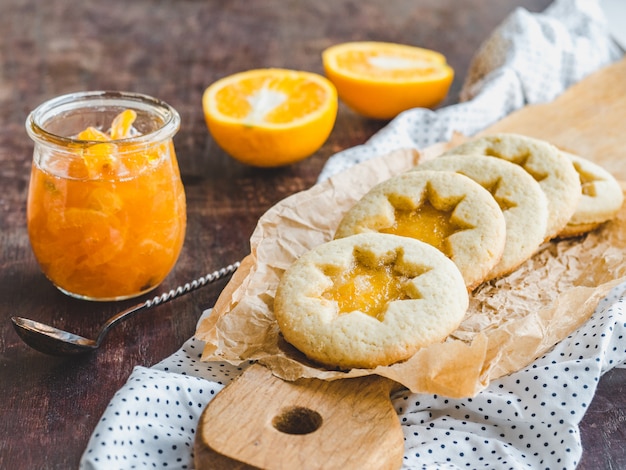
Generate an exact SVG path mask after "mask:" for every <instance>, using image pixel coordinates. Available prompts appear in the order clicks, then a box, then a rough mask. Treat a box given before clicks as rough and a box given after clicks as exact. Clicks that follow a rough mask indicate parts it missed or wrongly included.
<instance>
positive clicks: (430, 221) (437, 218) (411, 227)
mask: <svg viewBox="0 0 626 470" xmlns="http://www.w3.org/2000/svg"><path fill="white" fill-rule="evenodd" d="M450 216H451V212H450V211H440V210H438V209H436V208H435V207H433V205H432V204H430V203H428V202H425V203H423V204H422V205H421V206H420V207H418V208H417V209H415V210H401V209H397V208H396V210H395V222H394V224H393V225H392V226H391V227H389V228H385V229H381V230H380V232H382V233H390V234H393V235H400V236H403V237H410V238H416V239H418V240H421V241H423V242H425V243H428V244H429V245H432V246H434V247H435V248H437V249H439V250H440V251H444V242H445V240H446V238H448V237H449V236H450V235H452V234H453V233H455V232H456V231H458V230H459V227H458V226H457V225H456V224H454V223H453V222H452V221H451V220H450V218H451V217H450Z"/></svg>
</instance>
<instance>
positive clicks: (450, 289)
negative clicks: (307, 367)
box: [274, 233, 469, 369]
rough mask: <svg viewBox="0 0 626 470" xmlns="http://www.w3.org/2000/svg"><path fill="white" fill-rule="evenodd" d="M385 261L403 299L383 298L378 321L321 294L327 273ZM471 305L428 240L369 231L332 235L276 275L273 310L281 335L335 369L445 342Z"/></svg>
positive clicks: (378, 362) (381, 362) (379, 362)
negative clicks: (339, 236) (397, 280)
mask: <svg viewBox="0 0 626 470" xmlns="http://www.w3.org/2000/svg"><path fill="white" fill-rule="evenodd" d="M357 263H360V264H362V265H365V266H368V269H369V268H372V269H376V267H377V266H378V267H380V266H389V267H390V268H391V269H392V271H393V275H394V276H399V277H401V279H402V282H403V294H404V298H403V299H400V300H394V299H388V300H387V303H386V306H385V309H384V311H383V314H384V316H383V317H382V319H378V318H375V317H373V316H370V315H368V314H367V313H363V312H362V311H359V310H354V311H350V312H339V306H338V303H337V301H336V300H332V299H329V298H327V297H326V296H325V295H324V294H325V292H327V291H328V290H329V289H330V288H332V287H333V285H334V284H333V279H332V277H330V276H329V275H328V274H327V272H328V270H331V271H333V272H337V271H340V270H344V271H345V270H350V269H352V268H353V267H354V266H355V264H357ZM468 304H469V296H468V293H467V290H466V288H465V284H464V281H463V278H462V276H461V274H460V272H459V270H458V269H457V268H456V266H455V265H454V263H453V262H452V261H451V260H450V259H448V258H447V257H446V256H445V255H444V254H443V253H441V252H440V251H439V250H437V249H436V248H434V247H432V246H431V245H428V244H426V243H423V242H420V241H418V240H414V239H411V238H408V237H401V236H396V235H390V234H378V233H367V234H360V235H354V236H351V237H346V238H342V239H338V240H333V241H330V242H327V243H324V244H322V245H319V246H318V247H316V248H314V249H313V250H311V251H309V252H307V253H305V254H304V255H302V256H301V257H300V258H298V259H297V260H296V261H295V262H294V263H293V264H292V265H291V266H290V267H289V268H288V269H287V270H286V271H285V272H284V273H283V276H282V277H281V280H280V283H279V285H278V289H277V291H276V296H275V299H274V314H275V316H276V320H277V322H278V326H279V328H280V331H281V332H282V334H283V336H284V338H285V340H286V341H287V342H288V343H290V344H292V345H293V346H295V347H296V348H297V349H299V350H300V351H301V352H303V353H304V354H305V355H306V356H307V357H308V358H310V359H312V360H314V361H317V362H319V363H321V364H324V365H326V366H330V367H339V368H341V369H350V368H374V367H377V366H385V365H389V364H392V363H395V362H398V361H402V360H405V359H408V358H409V357H411V356H412V355H413V354H415V352H416V351H418V350H419V349H421V348H423V347H425V346H428V345H429V344H432V343H435V342H440V341H443V340H444V339H445V338H446V337H447V336H448V335H449V334H450V333H452V332H453V331H454V330H455V329H456V328H457V327H458V325H459V324H460V322H461V320H462V319H463V317H464V315H465V312H466V311H467V308H468Z"/></svg>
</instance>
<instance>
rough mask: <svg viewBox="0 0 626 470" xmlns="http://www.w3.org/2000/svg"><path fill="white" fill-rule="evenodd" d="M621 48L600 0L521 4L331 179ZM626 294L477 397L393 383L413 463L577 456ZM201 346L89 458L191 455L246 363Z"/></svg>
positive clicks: (558, 84)
mask: <svg viewBox="0 0 626 470" xmlns="http://www.w3.org/2000/svg"><path fill="white" fill-rule="evenodd" d="M621 55H622V51H621V50H620V49H619V47H618V46H617V45H616V44H615V43H614V42H613V40H612V39H611V37H610V36H609V33H608V29H607V27H606V22H605V18H604V16H603V14H602V10H601V9H600V8H599V3H598V1H597V0H557V1H555V3H554V4H552V5H551V6H550V7H549V8H548V9H547V10H546V11H545V12H543V13H540V14H533V13H529V12H528V11H526V10H524V9H521V8H519V9H517V10H516V11H515V12H513V13H512V14H511V15H510V16H509V17H508V18H507V19H506V20H505V21H504V22H503V24H502V25H501V26H500V27H498V29H497V30H496V31H494V33H493V34H492V36H491V37H490V38H489V39H488V40H487V41H486V42H485V43H484V45H483V46H482V47H481V49H480V51H478V53H477V55H476V57H475V58H474V60H473V64H472V67H471V70H470V73H469V75H468V77H467V80H466V83H465V85H464V87H463V91H462V100H463V101H462V102H461V103H460V104H457V105H453V106H449V107H446V108H442V109H439V110H437V111H430V110H426V109H413V110H409V111H406V112H405V113H403V114H401V115H399V116H398V117H397V118H395V119H394V120H393V121H391V122H390V123H389V125H388V126H387V127H385V128H384V129H382V130H381V131H380V132H378V133H377V134H376V135H374V136H373V137H372V138H371V139H370V140H369V141H368V142H367V143H366V144H364V145H361V146H358V147H355V148H352V149H349V150H346V151H343V152H340V153H338V154H336V155H334V156H333V157H331V158H330V159H329V161H328V163H327V165H326V166H325V168H324V170H323V171H322V173H321V174H320V180H323V179H325V178H327V177H329V176H330V175H332V174H334V173H336V172H338V171H341V170H343V169H346V168H348V167H350V166H352V165H354V164H355V163H357V162H360V161H363V160H366V159H368V158H370V157H373V156H377V155H380V154H383V153H386V152H388V151H390V150H392V149H395V148H406V147H415V148H418V149H419V148H425V147H427V146H429V145H431V144H434V143H436V142H440V141H447V140H449V138H450V137H451V135H452V132H453V131H455V130H456V131H459V132H462V133H464V134H466V135H472V134H474V133H476V132H477V131H479V130H481V129H483V128H485V127H487V126H488V125H490V124H491V123H493V122H495V121H498V120H499V119H501V118H502V117H504V116H506V115H507V114H509V113H510V112H512V111H514V110H516V109H518V108H521V107H522V106H524V105H526V104H529V103H538V102H544V101H550V100H552V99H553V98H554V97H556V96H557V95H559V94H560V93H561V92H562V91H563V90H565V89H566V88H567V87H568V86H570V85H571V84H573V83H575V82H577V81H578V80H580V79H582V78H583V77H585V76H586V75H587V74H589V73H590V72H593V71H595V70H597V69H598V68H600V67H602V66H604V65H607V64H609V63H610V62H612V61H615V60H617V59H618V58H620V57H621ZM625 304H626V284H624V285H620V286H618V287H617V288H615V289H614V290H613V291H612V292H611V293H610V295H609V296H607V297H606V298H605V299H604V300H603V301H602V302H600V304H599V305H598V307H597V309H596V312H595V313H594V315H593V317H592V318H591V319H590V320H589V321H588V322H587V323H585V324H584V325H583V326H582V327H581V328H580V329H579V330H578V331H576V332H575V333H573V334H572V335H571V336H570V337H568V338H567V339H565V340H563V341H562V342H561V343H559V344H558V345H557V346H555V348H554V349H553V350H551V351H550V352H549V353H548V354H546V355H545V356H544V357H541V358H539V359H537V360H536V361H535V362H534V363H533V364H531V365H529V366H528V367H527V368H526V369H524V370H521V371H519V372H516V373H514V374H511V375H509V376H506V377H504V378H502V379H500V380H497V381H495V382H492V383H491V384H490V385H489V387H488V388H487V389H486V390H484V391H482V392H481V393H480V394H479V395H478V396H476V397H474V398H471V399H470V398H468V399H464V400H453V399H447V398H445V397H441V396H436V395H434V396H433V395H425V394H411V393H409V392H399V393H397V394H395V395H394V396H393V397H392V398H393V403H394V406H395V409H396V410H397V412H398V416H399V419H400V421H401V424H402V427H403V430H404V436H405V456H404V467H405V468H407V469H426V468H428V469H433V468H441V469H461V468H462V469H466V468H485V469H509V468H516V469H517V468H521V467H527V468H550V469H557V468H559V469H560V468H563V469H573V468H575V467H576V465H577V463H578V461H579V460H580V457H581V453H582V448H581V441H580V435H579V428H578V424H579V422H580V420H581V419H582V417H583V415H584V413H585V411H586V409H587V407H588V406H589V403H590V402H591V400H592V398H593V395H594V393H595V390H596V386H597V383H598V380H599V378H600V376H601V375H602V374H603V373H604V372H606V371H607V370H609V369H611V368H613V367H616V366H618V365H620V364H623V363H625V362H626V348H625V346H624V341H623V338H624V335H626V305H625ZM206 314H208V312H204V315H206ZM202 349H203V343H201V342H200V341H198V340H196V339H194V338H191V339H189V340H188V341H187V342H186V343H185V344H184V345H183V346H182V348H181V349H180V350H179V351H177V352H176V353H175V354H173V355H172V356H170V357H168V358H166V359H165V360H164V361H162V362H160V363H159V364H156V365H155V366H153V367H151V368H145V367H136V368H135V369H134V371H133V373H132V374H131V376H130V377H129V379H128V381H127V383H126V384H125V385H124V386H123V387H122V388H121V389H120V390H119V391H118V392H117V393H116V394H115V396H114V397H113V399H112V400H111V402H110V403H109V406H108V408H107V409H106V410H105V412H104V414H103V416H102V418H101V420H100V422H99V423H98V425H97V426H96V428H95V430H94V432H93V434H92V436H91V439H90V441H89V443H88V445H87V448H86V449H85V452H84V454H83V456H82V459H81V462H80V468H81V469H85V470H86V469H107V470H108V469H116V468H119V469H130V468H144V467H146V468H169V469H172V468H175V469H185V468H186V469H191V468H193V442H194V439H195V428H196V426H197V422H198V420H199V418H200V414H201V413H202V410H203V409H204V407H205V406H206V404H207V403H208V402H209V401H210V400H211V398H212V397H213V396H215V394H216V393H217V392H219V391H220V390H221V389H222V388H223V387H224V385H226V384H227V383H228V382H230V380H231V379H232V378H233V377H235V376H236V375H238V374H239V373H240V371H241V369H240V368H237V367H234V366H231V365H229V364H222V363H203V362H200V361H199V358H200V356H201V353H202Z"/></svg>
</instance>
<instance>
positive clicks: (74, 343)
mask: <svg viewBox="0 0 626 470" xmlns="http://www.w3.org/2000/svg"><path fill="white" fill-rule="evenodd" d="M239 264H240V263H239V261H237V262H236V263H233V264H230V265H228V266H226V267H224V268H222V269H220V270H218V271H213V272H212V273H210V274H207V275H206V276H203V277H201V278H199V279H195V280H194V281H192V282H188V283H186V284H184V285H182V286H178V287H177V288H176V289H172V290H170V291H169V292H166V293H164V294H161V295H159V296H156V297H153V298H152V299H148V300H146V301H145V302H142V303H139V304H137V305H134V306H132V307H130V308H127V309H126V310H123V311H121V312H119V313H117V314H116V315H114V316H112V317H111V318H109V319H108V320H107V321H106V322H105V323H104V325H103V326H102V328H101V329H100V332H99V333H98V337H97V338H96V339H95V340H94V339H89V338H84V337H83V336H80V335H76V334H74V333H70V332H68V331H64V330H60V329H58V328H55V327H53V326H50V325H46V324H44V323H40V322H38V321H34V320H30V319H28V318H23V317H11V321H12V322H13V326H14V327H15V331H17V334H18V335H19V337H20V338H22V340H23V341H24V342H25V343H26V344H28V345H29V346H30V347H31V348H33V349H36V350H37V351H39V352H42V353H44V354H49V355H52V356H68V355H76V354H84V353H87V352H91V351H95V350H96V349H98V348H99V347H100V345H101V344H102V341H103V340H104V338H105V336H106V335H107V333H108V332H109V331H110V330H111V328H113V326H114V325H116V324H118V323H120V322H121V321H122V320H126V319H128V318H130V317H131V316H133V315H134V314H135V313H137V312H139V311H141V310H147V309H149V308H152V307H155V306H157V305H161V304H163V303H165V302H169V301H170V300H172V299H175V298H177V297H180V296H182V295H184V294H187V293H188V292H191V291H194V290H196V289H198V288H200V287H202V286H205V285H207V284H211V283H213V282H215V281H217V280H219V279H222V278H224V277H226V276H228V275H230V274H232V273H234V272H235V271H236V270H237V268H238V267H239Z"/></svg>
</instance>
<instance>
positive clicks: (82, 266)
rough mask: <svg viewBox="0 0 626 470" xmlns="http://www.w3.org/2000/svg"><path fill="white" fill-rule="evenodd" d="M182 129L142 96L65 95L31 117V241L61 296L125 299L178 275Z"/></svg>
mask: <svg viewBox="0 0 626 470" xmlns="http://www.w3.org/2000/svg"><path fill="white" fill-rule="evenodd" d="M179 126H180V117H179V115H178V113H177V112H176V111H175V110H174V109H173V108H172V107H170V106H169V105H167V104H166V103H164V102H162V101H159V100H156V99H154V98H151V97H149V96H145V95H140V94H134V93H117V92H84V93H74V94H70V95H64V96H60V97H58V98H54V99H52V100H50V101H47V102H45V103H43V104H42V105H40V106H39V107H38V108H36V109H35V110H34V111H33V112H32V113H31V114H30V115H29V116H28V119H27V121H26V129H27V132H28V134H29V135H30V137H31V138H32V139H33V141H34V142H35V148H34V153H33V163H32V172H31V180H30V186H29V192H28V206H27V220H28V234H29V238H30V243H31V246H32V249H33V252H34V254H35V257H36V258H37V261H38V262H39V265H40V266H41V269H42V271H43V273H44V274H45V275H46V276H47V277H48V278H49V279H50V280H51V281H52V282H53V283H54V285H56V286H57V287H58V288H59V289H60V290H61V291H63V292H65V293H66V294H69V295H71V296H74V297H78V298H82V299H88V300H122V299H127V298H130V297H135V296H138V295H140V294H143V293H145V292H148V291H150V290H152V289H154V288H155V287H156V286H158V285H159V283H161V281H163V279H164V278H165V277H166V276H167V274H168V273H169V272H170V270H171V269H172V267H173V266H174V264H175V263H176V260H177V259H178V256H179V254H180V251H181V249H182V246H183V241H184V238H185V228H186V205H185V192H184V189H183V185H182V182H181V179H180V172H179V169H178V163H177V160H176V154H175V152H174V145H173V142H172V138H173V136H174V134H175V133H176V132H177V131H178V129H179Z"/></svg>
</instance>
